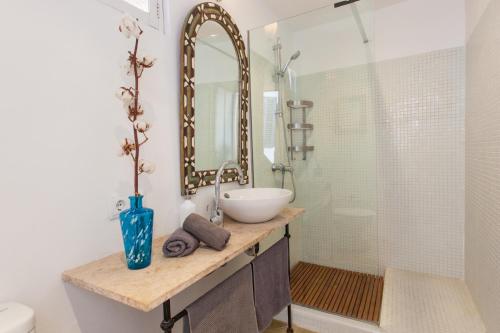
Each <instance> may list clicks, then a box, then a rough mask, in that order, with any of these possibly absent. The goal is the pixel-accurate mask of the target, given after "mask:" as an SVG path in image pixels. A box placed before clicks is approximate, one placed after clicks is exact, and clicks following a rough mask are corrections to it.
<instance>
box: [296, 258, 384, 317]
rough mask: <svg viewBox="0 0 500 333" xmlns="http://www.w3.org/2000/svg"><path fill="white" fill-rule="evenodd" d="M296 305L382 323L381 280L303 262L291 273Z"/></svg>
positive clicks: (376, 277)
mask: <svg viewBox="0 0 500 333" xmlns="http://www.w3.org/2000/svg"><path fill="white" fill-rule="evenodd" d="M291 289H292V301H293V303H295V304H298V305H303V306H306V307H309V308H315V309H318V310H321V311H326V312H330V313H334V314H338V315H342V316H346V317H350V318H353V319H358V320H364V321H369V322H373V323H376V324H377V325H378V324H379V322H380V308H381V304H382V293H383V289H384V278H383V277H381V276H376V275H370V274H364V273H357V272H351V271H346V270H342V269H337V268H331V267H325V266H320V265H315V264H309V263H305V262H299V263H298V264H297V265H296V266H295V267H294V268H293V270H292V273H291Z"/></svg>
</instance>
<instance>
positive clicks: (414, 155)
mask: <svg viewBox="0 0 500 333" xmlns="http://www.w3.org/2000/svg"><path fill="white" fill-rule="evenodd" d="M464 53H465V50H464V48H454V49H447V50H441V51H435V52H431V53H426V54H422V55H416V56H412V57H408V58H403V59H396V60H390V61H384V62H381V63H378V64H377V80H378V82H377V84H376V88H375V89H377V90H378V91H377V94H376V106H375V108H376V112H375V113H376V127H377V184H378V190H377V200H378V205H377V206H378V209H377V212H378V222H379V248H380V260H381V267H382V268H385V267H393V268H399V269H405V270H411V271H416V272H422V273H432V274H438V275H444V276H449V277H458V278H461V277H463V274H464V245H463V243H464V241H463V240H464V204H463V203H464V109H465V56H464V55H465V54H464Z"/></svg>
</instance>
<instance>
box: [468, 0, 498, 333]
mask: <svg viewBox="0 0 500 333" xmlns="http://www.w3.org/2000/svg"><path fill="white" fill-rule="evenodd" d="M468 14H469V12H468ZM499 17H500V2H498V1H490V4H489V6H488V7H487V8H486V10H485V11H484V14H483V16H482V17H481V19H480V20H479V23H478V24H477V26H476V28H475V30H474V31H473V33H472V35H471V37H470V39H469V41H468V43H467V112H466V134H465V138H466V149H465V152H466V153H465V156H466V177H465V179H466V191H465V193H466V201H465V202H466V223H465V278H466V282H467V285H468V287H469V289H470V291H471V293H472V295H473V297H474V301H475V302H476V304H477V306H478V308H479V310H480V312H481V316H482V318H483V321H484V323H485V325H486V328H487V331H488V332H491V333H493V332H500V316H499V314H500V61H499V59H500V21H499V19H498V18H499ZM468 19H469V17H468Z"/></svg>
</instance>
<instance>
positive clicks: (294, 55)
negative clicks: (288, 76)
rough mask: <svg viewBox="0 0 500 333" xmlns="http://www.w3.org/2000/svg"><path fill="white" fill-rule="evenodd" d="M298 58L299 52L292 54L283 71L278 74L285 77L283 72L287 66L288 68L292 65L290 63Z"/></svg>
mask: <svg viewBox="0 0 500 333" xmlns="http://www.w3.org/2000/svg"><path fill="white" fill-rule="evenodd" d="M298 57H300V51H297V52H295V53H294V54H292V56H291V57H290V59H289V60H288V62H287V63H286V65H285V67H283V69H281V71H280V72H279V74H280V75H281V76H283V75H285V72H286V70H287V69H288V66H290V64H291V63H292V61H294V60H297V58H298Z"/></svg>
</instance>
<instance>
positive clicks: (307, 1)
mask: <svg viewBox="0 0 500 333" xmlns="http://www.w3.org/2000/svg"><path fill="white" fill-rule="evenodd" d="M340 1H342V0H266V5H267V6H268V7H269V9H270V10H272V11H273V13H274V14H275V15H276V17H277V18H278V20H281V19H285V18H289V17H292V16H297V15H300V14H303V13H306V12H309V11H312V10H315V9H318V8H322V7H326V6H332V5H333V4H334V3H336V2H340ZM402 1H406V0H360V1H359V2H358V6H362V7H363V6H366V7H371V8H374V9H380V8H383V7H387V6H391V5H394V4H396V3H398V2H402Z"/></svg>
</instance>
